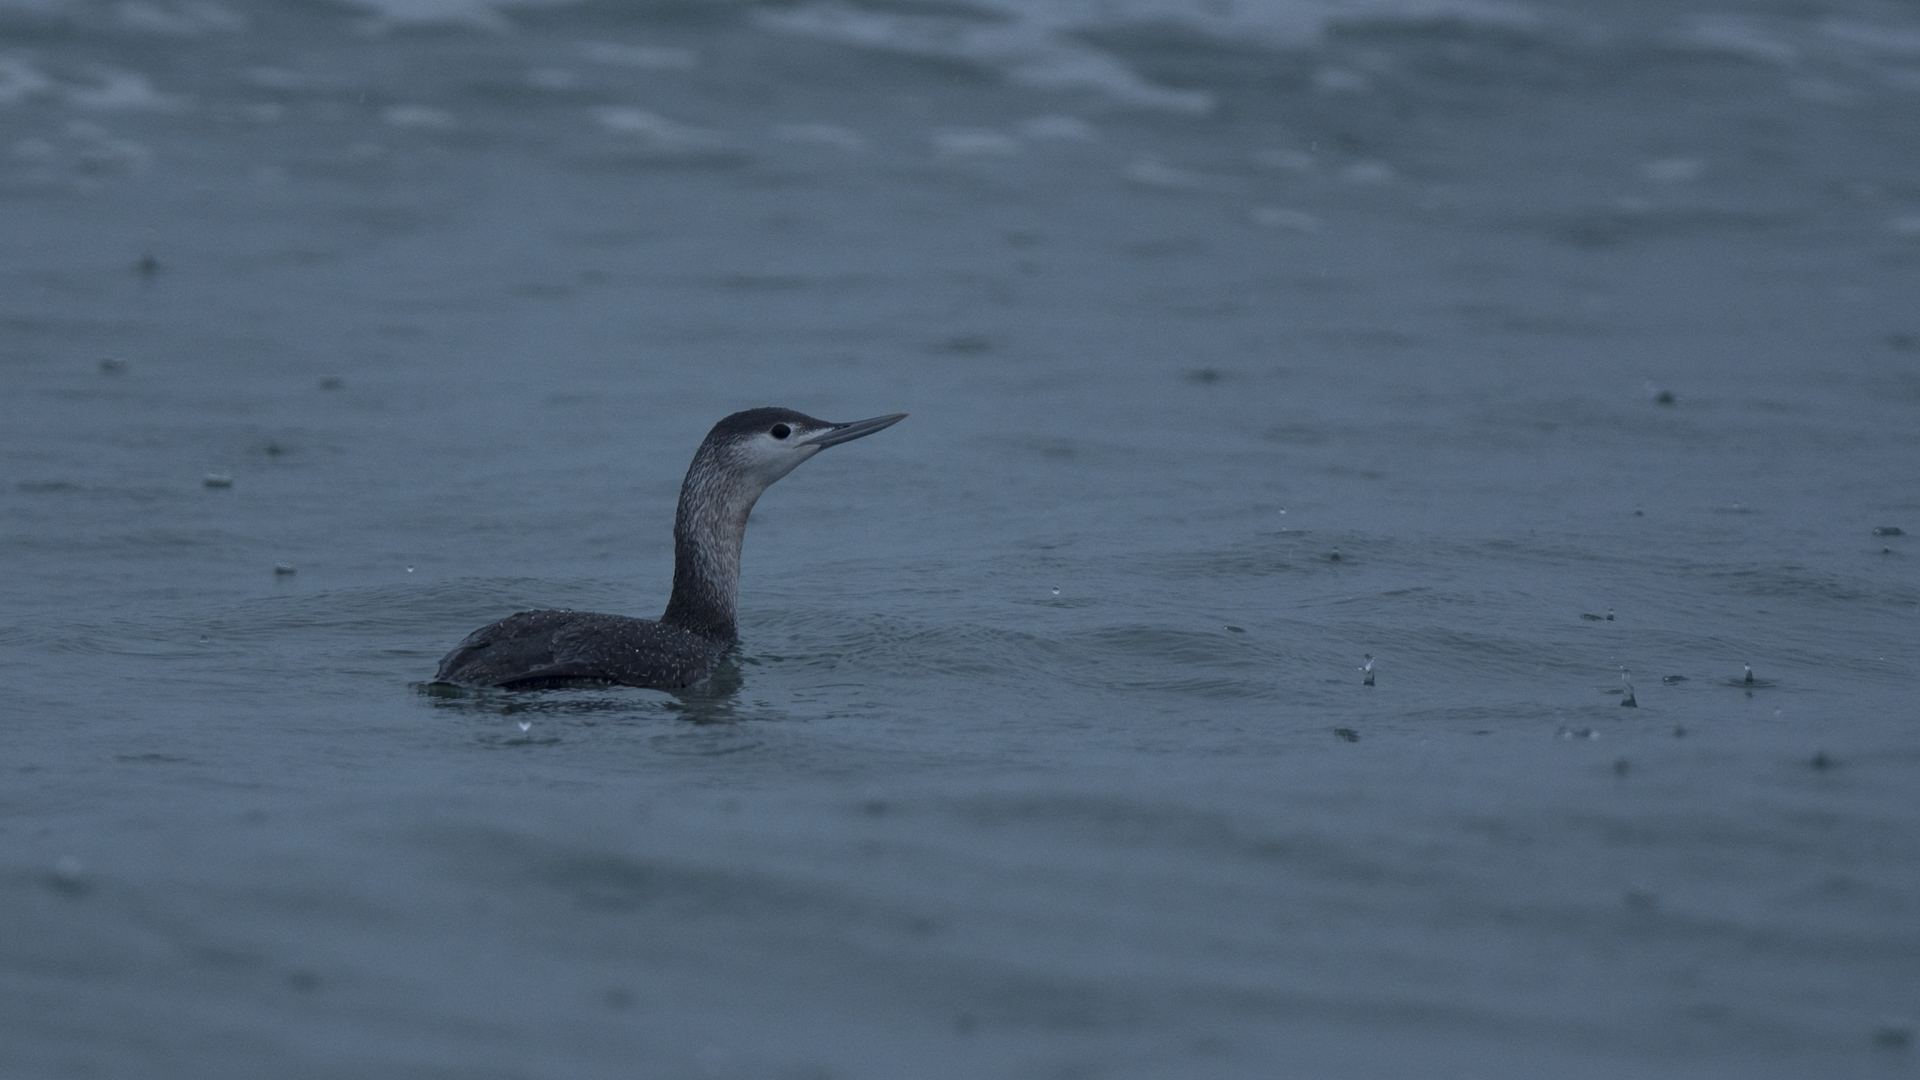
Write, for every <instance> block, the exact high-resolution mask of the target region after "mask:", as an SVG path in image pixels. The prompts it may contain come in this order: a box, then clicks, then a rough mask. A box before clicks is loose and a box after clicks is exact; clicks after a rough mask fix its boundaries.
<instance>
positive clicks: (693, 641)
mask: <svg viewBox="0 0 1920 1080" xmlns="http://www.w3.org/2000/svg"><path fill="white" fill-rule="evenodd" d="M904 416H906V414H905V413H894V414H892V415H890V416H876V417H874V418H873V419H871V420H860V421H856V422H854V423H851V424H834V423H829V422H828V421H825V420H816V419H814V418H813V417H811V416H807V415H805V414H803V413H797V412H794V411H793V410H791V409H749V410H747V411H746V412H738V413H734V414H733V415H732V416H729V417H727V418H726V419H724V420H722V421H720V422H719V423H718V424H715V425H714V426H713V430H712V431H710V432H708V433H707V437H706V439H705V440H704V441H703V442H701V444H700V449H699V450H698V451H696V452H695V453H694V455H693V464H692V465H690V466H688V467H687V478H686V481H685V483H683V484H682V485H681V487H680V506H679V509H678V511H677V512H676V514H675V515H674V522H673V596H672V598H671V599H670V600H669V601H668V602H667V610H666V612H665V613H664V614H662V615H661V616H660V618H659V621H657V622H656V621H654V620H652V619H635V618H631V617H629V616H626V615H600V614H595V613H593V612H587V611H522V612H520V613H518V614H515V615H509V616H507V617H506V618H504V619H501V620H500V621H499V622H496V623H493V624H491V625H488V626H483V627H481V628H480V629H478V630H475V631H474V632H473V633H471V634H468V635H467V637H466V640H464V641H462V642H461V643H460V644H458V645H456V646H454V648H453V651H452V652H450V653H448V654H447V655H446V658H445V659H443V660H441V661H440V670H439V671H438V672H436V673H435V674H434V677H433V681H434V682H436V683H453V684H457V685H462V686H498V687H504V688H506V689H509V690H535V689H543V688H550V687H555V686H594V685H598V686H608V685H622V686H642V687H647V688H650V689H655V690H671V689H677V688H679V687H683V686H691V685H693V684H694V683H697V682H700V681H701V680H703V679H705V678H706V677H707V676H708V675H709V674H711V673H712V672H713V668H714V665H715V664H716V663H718V662H719V660H720V658H721V657H722V656H723V655H725V654H726V651H727V649H728V648H730V647H731V646H732V645H733V643H734V642H735V641H736V640H737V639H738V635H737V633H736V632H735V628H734V602H735V596H736V593H737V590H738V586H739V582H740V547H741V544H742V542H743V541H744V540H745V539H746V533H747V515H748V514H749V513H750V512H751V511H752V510H753V504H754V502H755V501H756V500H757V499H759V498H760V495H761V493H762V492H764V491H766V490H767V488H768V487H769V486H771V485H772V484H773V482H774V481H776V480H778V479H780V478H781V477H783V476H785V475H787V474H788V473H789V472H792V471H793V469H794V467H795V466H797V465H799V464H800V463H801V462H803V461H805V460H807V459H808V458H810V457H812V456H813V455H815V454H817V453H819V452H820V451H822V450H824V449H826V448H827V447H829V446H837V445H839V444H840V443H843V442H851V441H853V440H854V439H858V438H860V437H861V436H864V435H871V434H873V433H874V432H876V431H879V430H881V429H882V428H885V427H889V426H891V425H893V424H895V423H897V422H899V421H900V419H901V418H902V417H904Z"/></svg>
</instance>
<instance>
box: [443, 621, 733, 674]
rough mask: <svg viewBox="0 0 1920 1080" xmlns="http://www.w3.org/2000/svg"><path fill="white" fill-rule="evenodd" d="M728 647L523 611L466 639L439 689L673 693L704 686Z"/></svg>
mask: <svg viewBox="0 0 1920 1080" xmlns="http://www.w3.org/2000/svg"><path fill="white" fill-rule="evenodd" d="M729 644H730V643H729V642H726V641H722V640H718V639H715V638H710V637H706V636H704V635H701V634H695V633H692V632H691V631H687V630H683V629H681V628H679V627H677V626H670V625H667V624H664V623H658V622H654V621H653V620H652V619H635V618H630V617H628V616H625V615H601V614H598V613H595V612H590V611H522V612H519V613H517V614H513V615H509V616H507V617H506V618H504V619H501V620H500V621H499V622H496V623H491V624H489V625H487V626H483V627H481V628H480V629H478V630H475V631H474V632H473V633H471V634H468V635H467V637H466V640H464V641H462V642H461V643H460V644H458V645H456V646H454V647H453V651H452V652H450V653H448V654H447V655H446V657H445V658H444V659H442V660H441V661H440V670H439V671H437V672H436V673H435V674H434V677H433V681H434V682H437V683H453V684H457V685H460V686H498V687H503V688H505V689H510V690H531V689H538V688H540V687H551V686H581V685H602V686H605V685H620V686H640V687H646V688H648V689H653V690H675V689H679V688H680V687H683V686H691V685H693V684H694V683H697V682H699V681H700V680H702V679H704V678H706V677H707V676H708V675H709V674H710V673H711V672H712V671H713V667H714V665H715V664H716V663H718V662H719V660H720V657H721V656H722V655H724V654H725V653H726V651H727V647H728V645H729Z"/></svg>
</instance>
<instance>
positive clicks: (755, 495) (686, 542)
mask: <svg viewBox="0 0 1920 1080" xmlns="http://www.w3.org/2000/svg"><path fill="white" fill-rule="evenodd" d="M701 464H702V463H701V462H700V461H697V460H696V461H695V462H694V464H693V467H692V468H691V469H689V470H687V479H686V483H684V484H683V485H681V488H680V507H679V509H678V511H677V512H676V513H675V514H674V518H673V596H672V598H670V599H669V600H668V601H667V610H666V613H665V614H663V615H661V616H660V621H661V622H663V623H667V624H668V625H671V626H677V627H679V628H681V629H682V630H689V631H692V632H693V633H696V634H699V635H701V636H702V637H710V638H714V639H716V640H720V641H732V640H734V639H735V638H736V637H738V636H739V635H738V632H737V629H736V627H735V625H734V604H735V602H736V600H737V598H738V596H739V591H740V548H741V546H742V544H744V543H745V541H746V537H747V515H748V514H749V513H751V512H752V511H753V504H754V503H755V502H756V501H757V500H758V499H759V498H760V491H758V490H747V489H745V488H743V487H742V486H741V485H739V484H738V483H728V482H727V478H726V477H725V476H724V475H722V473H720V472H718V471H716V470H712V469H702V468H701Z"/></svg>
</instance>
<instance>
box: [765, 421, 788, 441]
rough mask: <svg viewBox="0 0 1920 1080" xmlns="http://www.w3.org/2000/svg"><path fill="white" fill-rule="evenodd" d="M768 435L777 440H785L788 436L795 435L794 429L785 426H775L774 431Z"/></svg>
mask: <svg viewBox="0 0 1920 1080" xmlns="http://www.w3.org/2000/svg"><path fill="white" fill-rule="evenodd" d="M768 434H769V435H772V436H773V437H774V438H776V439H784V438H786V437H787V436H789V435H791V434H793V429H792V428H790V427H788V426H787V425H785V424H775V425H773V430H772V431H770V432H768Z"/></svg>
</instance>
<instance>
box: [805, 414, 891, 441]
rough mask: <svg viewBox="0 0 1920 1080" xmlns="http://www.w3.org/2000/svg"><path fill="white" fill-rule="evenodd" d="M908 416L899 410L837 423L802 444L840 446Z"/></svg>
mask: <svg viewBox="0 0 1920 1080" xmlns="http://www.w3.org/2000/svg"><path fill="white" fill-rule="evenodd" d="M906 418H907V414H906V413H903V412H897V413H891V414H889V415H887V416H876V417H874V418H873V419H871V420H855V421H854V422H853V423H851V424H835V425H833V427H832V428H831V429H829V430H827V431H823V432H821V433H820V434H818V435H815V436H814V437H813V438H811V439H808V440H807V441H806V442H803V443H801V444H800V445H801V446H820V447H827V446H838V445H840V444H841V443H843V442H852V441H853V440H855V439H859V438H864V437H865V436H868V435H871V434H873V433H874V432H876V431H879V430H880V429H881V428H890V427H892V426H893V425H895V424H897V423H899V422H900V421H902V420H905V419H906Z"/></svg>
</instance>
